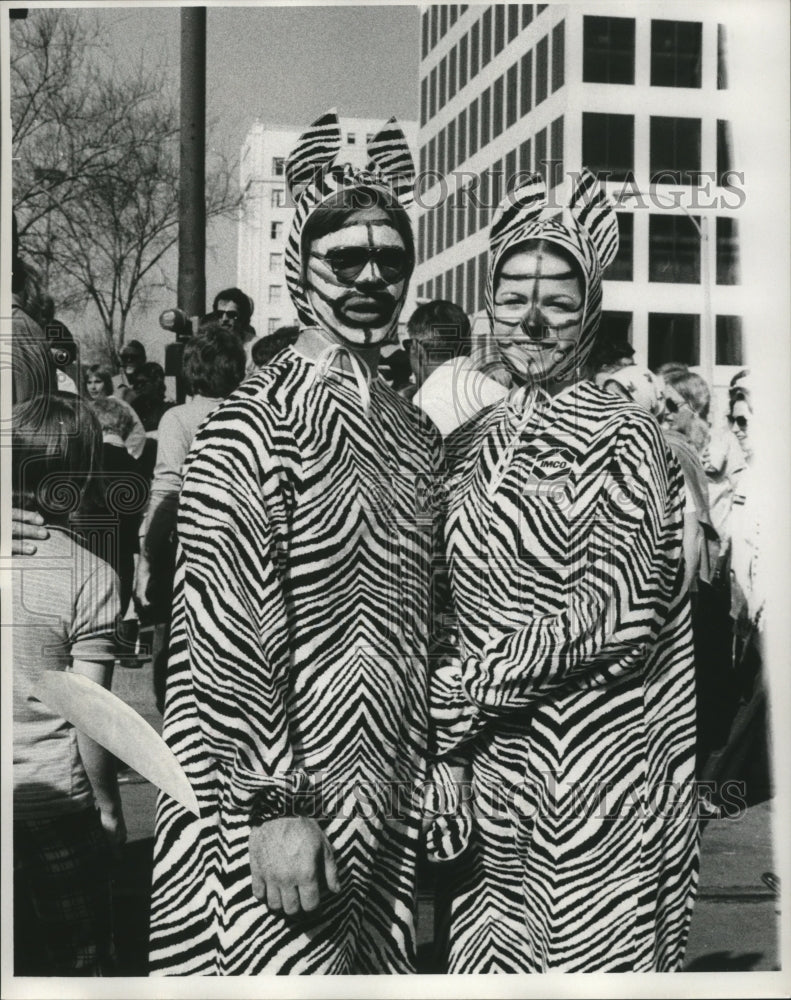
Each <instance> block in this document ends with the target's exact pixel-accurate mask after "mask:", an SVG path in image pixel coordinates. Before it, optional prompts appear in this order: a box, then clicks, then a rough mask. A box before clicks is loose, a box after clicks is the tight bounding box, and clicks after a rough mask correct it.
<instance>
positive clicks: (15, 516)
mask: <svg viewBox="0 0 791 1000" xmlns="http://www.w3.org/2000/svg"><path fill="white" fill-rule="evenodd" d="M32 538H34V539H36V540H37V541H44V539H46V538H49V532H48V531H47V529H46V528H45V527H44V518H43V517H42V516H41V514H39V513H38V511H36V510H22V509H21V508H19V507H13V508H12V509H11V555H13V556H32V555H33V554H34V553H35V552H36V551H37V546H35V545H33V543H32V542H31V541H29V539H32Z"/></svg>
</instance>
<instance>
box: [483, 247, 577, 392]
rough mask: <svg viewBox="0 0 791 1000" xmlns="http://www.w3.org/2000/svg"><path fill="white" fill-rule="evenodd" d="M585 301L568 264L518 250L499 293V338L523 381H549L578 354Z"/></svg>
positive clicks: (538, 251)
mask: <svg viewBox="0 0 791 1000" xmlns="http://www.w3.org/2000/svg"><path fill="white" fill-rule="evenodd" d="M584 305H585V297H584V293H583V289H582V283H581V281H580V279H579V277H578V276H577V274H576V272H575V271H574V270H573V269H572V267H571V265H570V264H569V263H568V261H567V260H566V259H565V257H563V256H562V255H561V254H559V253H554V252H553V251H552V250H546V249H543V248H535V249H523V250H519V249H517V250H515V251H514V252H513V253H512V254H509V255H508V256H507V257H506V258H505V259H504V261H503V263H502V266H501V268H500V272H499V275H498V277H497V285H496V287H495V290H494V327H493V332H494V338H495V340H496V342H497V347H498V349H499V351H500V354H501V356H502V359H503V362H504V364H505V365H506V366H507V367H508V368H509V369H510V371H511V372H512V374H513V375H514V376H515V377H516V378H517V379H518V380H519V381H521V382H547V381H550V380H551V378H552V373H553V371H555V370H556V369H557V368H558V367H559V366H561V365H562V364H563V363H564V362H565V360H566V358H567V356H568V355H569V354H570V353H572V352H573V351H575V350H576V347H577V342H578V340H579V338H580V334H581V332H582V320H583V315H584Z"/></svg>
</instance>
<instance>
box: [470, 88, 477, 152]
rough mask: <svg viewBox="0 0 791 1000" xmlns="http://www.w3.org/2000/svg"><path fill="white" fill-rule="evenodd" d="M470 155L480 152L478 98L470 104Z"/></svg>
mask: <svg viewBox="0 0 791 1000" xmlns="http://www.w3.org/2000/svg"><path fill="white" fill-rule="evenodd" d="M469 120H470V156H475V154H476V153H477V152H478V98H477V97H476V98H475V100H474V101H473V102H472V104H471V105H470V115H469Z"/></svg>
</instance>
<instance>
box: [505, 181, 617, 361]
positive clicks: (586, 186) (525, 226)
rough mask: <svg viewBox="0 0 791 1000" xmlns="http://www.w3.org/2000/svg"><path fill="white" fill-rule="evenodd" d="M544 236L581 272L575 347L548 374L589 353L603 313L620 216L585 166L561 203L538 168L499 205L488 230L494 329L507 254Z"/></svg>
mask: <svg viewBox="0 0 791 1000" xmlns="http://www.w3.org/2000/svg"><path fill="white" fill-rule="evenodd" d="M539 239H540V240H546V241H547V242H549V243H555V244H557V246H558V247H559V248H561V249H562V250H565V251H566V252H567V253H570V254H571V255H572V257H573V258H574V259H575V260H576V261H577V262H578V264H579V265H580V267H581V269H582V273H583V275H584V278H585V289H584V292H585V305H584V314H583V319H582V331H581V333H580V338H579V341H578V342H577V347H576V350H574V351H572V353H571V354H568V355H566V357H565V358H564V360H563V361H562V362H560V364H559V365H558V367H557V368H556V369H554V370H553V371H552V373H551V377H552V379H556V380H561V379H567V378H569V377H570V376H573V374H574V372H575V370H576V369H578V368H580V367H581V366H582V365H584V363H585V361H586V360H587V359H588V357H589V355H590V353H591V350H592V349H593V345H594V342H595V338H596V330H597V329H598V326H599V320H600V318H601V299H602V290H601V279H602V271H603V270H604V268H605V267H607V265H608V264H610V263H611V261H612V260H613V258H614V257H615V255H616V253H617V252H618V219H617V217H616V214H615V208H614V206H613V203H612V201H611V200H610V199H609V198H608V197H607V195H606V194H605V193H604V191H603V190H602V188H601V185H599V184H598V182H597V179H596V177H595V176H594V175H593V174H592V173H591V172H590V171H589V170H587V169H583V171H582V172H581V173H580V174H579V176H578V177H576V178H575V179H574V184H573V187H572V192H571V196H570V198H569V201H568V204H567V205H566V206H565V207H562V206H559V205H558V204H557V203H553V204H551V205H550V204H548V203H547V189H546V184H545V182H544V178H543V177H542V176H541V174H531V175H530V176H529V177H528V179H527V181H526V183H525V184H523V185H522V186H521V187H519V188H518V189H517V190H515V191H511V192H510V193H509V194H508V195H506V197H505V198H504V199H503V201H501V202H500V205H499V206H498V208H497V211H496V212H495V215H494V220H493V221H492V227H491V230H490V232H489V273H488V276H487V281H486V311H487V313H488V315H489V324H490V326H491V328H492V329H494V288H495V282H496V280H497V276H498V274H499V271H500V266H501V264H502V263H503V260H504V259H505V257H506V255H507V254H509V253H510V252H511V251H513V250H515V249H516V248H517V247H518V246H520V245H521V244H523V243H525V242H527V241H530V240H539Z"/></svg>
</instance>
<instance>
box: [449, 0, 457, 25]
mask: <svg viewBox="0 0 791 1000" xmlns="http://www.w3.org/2000/svg"><path fill="white" fill-rule="evenodd" d="M458 19H459V5H458V4H457V3H452V4H451V5H450V27H451V28H452V27H453V25H454V24H455V23H456V22H457V21H458Z"/></svg>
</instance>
